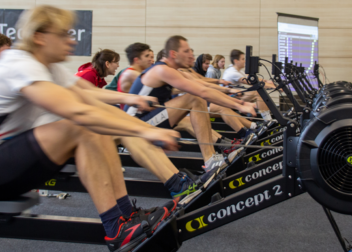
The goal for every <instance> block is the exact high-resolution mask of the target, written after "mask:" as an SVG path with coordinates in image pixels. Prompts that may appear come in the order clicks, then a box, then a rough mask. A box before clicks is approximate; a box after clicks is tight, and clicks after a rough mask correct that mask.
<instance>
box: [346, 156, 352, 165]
mask: <svg viewBox="0 0 352 252" xmlns="http://www.w3.org/2000/svg"><path fill="white" fill-rule="evenodd" d="M347 162H348V163H350V164H352V156H349V157H348V158H347Z"/></svg>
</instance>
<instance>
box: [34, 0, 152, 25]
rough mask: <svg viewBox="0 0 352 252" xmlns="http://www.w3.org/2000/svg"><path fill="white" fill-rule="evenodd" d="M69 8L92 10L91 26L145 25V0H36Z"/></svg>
mask: <svg viewBox="0 0 352 252" xmlns="http://www.w3.org/2000/svg"><path fill="white" fill-rule="evenodd" d="M36 3H37V4H50V5H55V6H57V7H60V8H64V9H70V10H93V26H145V0H99V1H96V0H87V1H77V0H76V1H75V0H74V1H72V0H60V1H57V0H36Z"/></svg>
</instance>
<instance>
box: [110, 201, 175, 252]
mask: <svg viewBox="0 0 352 252" xmlns="http://www.w3.org/2000/svg"><path fill="white" fill-rule="evenodd" d="M168 214H169V212H168V210H167V209H166V208H159V209H157V210H155V211H154V212H153V213H150V214H148V215H144V214H133V215H131V216H130V217H122V216H121V217H120V219H119V220H118V222H117V225H118V226H119V230H118V232H117V235H116V236H115V237H113V238H110V237H107V236H105V242H106V244H107V245H108V248H109V250H110V251H116V252H128V251H131V250H132V249H133V248H135V247H136V246H138V245H139V244H140V243H141V242H142V241H144V240H145V239H146V238H147V237H149V236H151V235H152V234H153V232H154V231H155V229H156V228H157V227H158V226H159V224H160V222H161V221H162V220H164V219H165V218H167V216H168Z"/></svg>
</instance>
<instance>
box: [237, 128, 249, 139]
mask: <svg viewBox="0 0 352 252" xmlns="http://www.w3.org/2000/svg"><path fill="white" fill-rule="evenodd" d="M246 131H247V128H246V127H243V128H241V129H240V130H239V131H238V132H237V135H238V136H239V137H240V138H242V137H245V136H246Z"/></svg>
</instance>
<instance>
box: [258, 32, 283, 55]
mask: <svg viewBox="0 0 352 252" xmlns="http://www.w3.org/2000/svg"><path fill="white" fill-rule="evenodd" d="M259 43H260V49H259V54H260V56H271V55H273V54H277V53H278V51H277V44H278V39H277V28H260V37H259Z"/></svg>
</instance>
